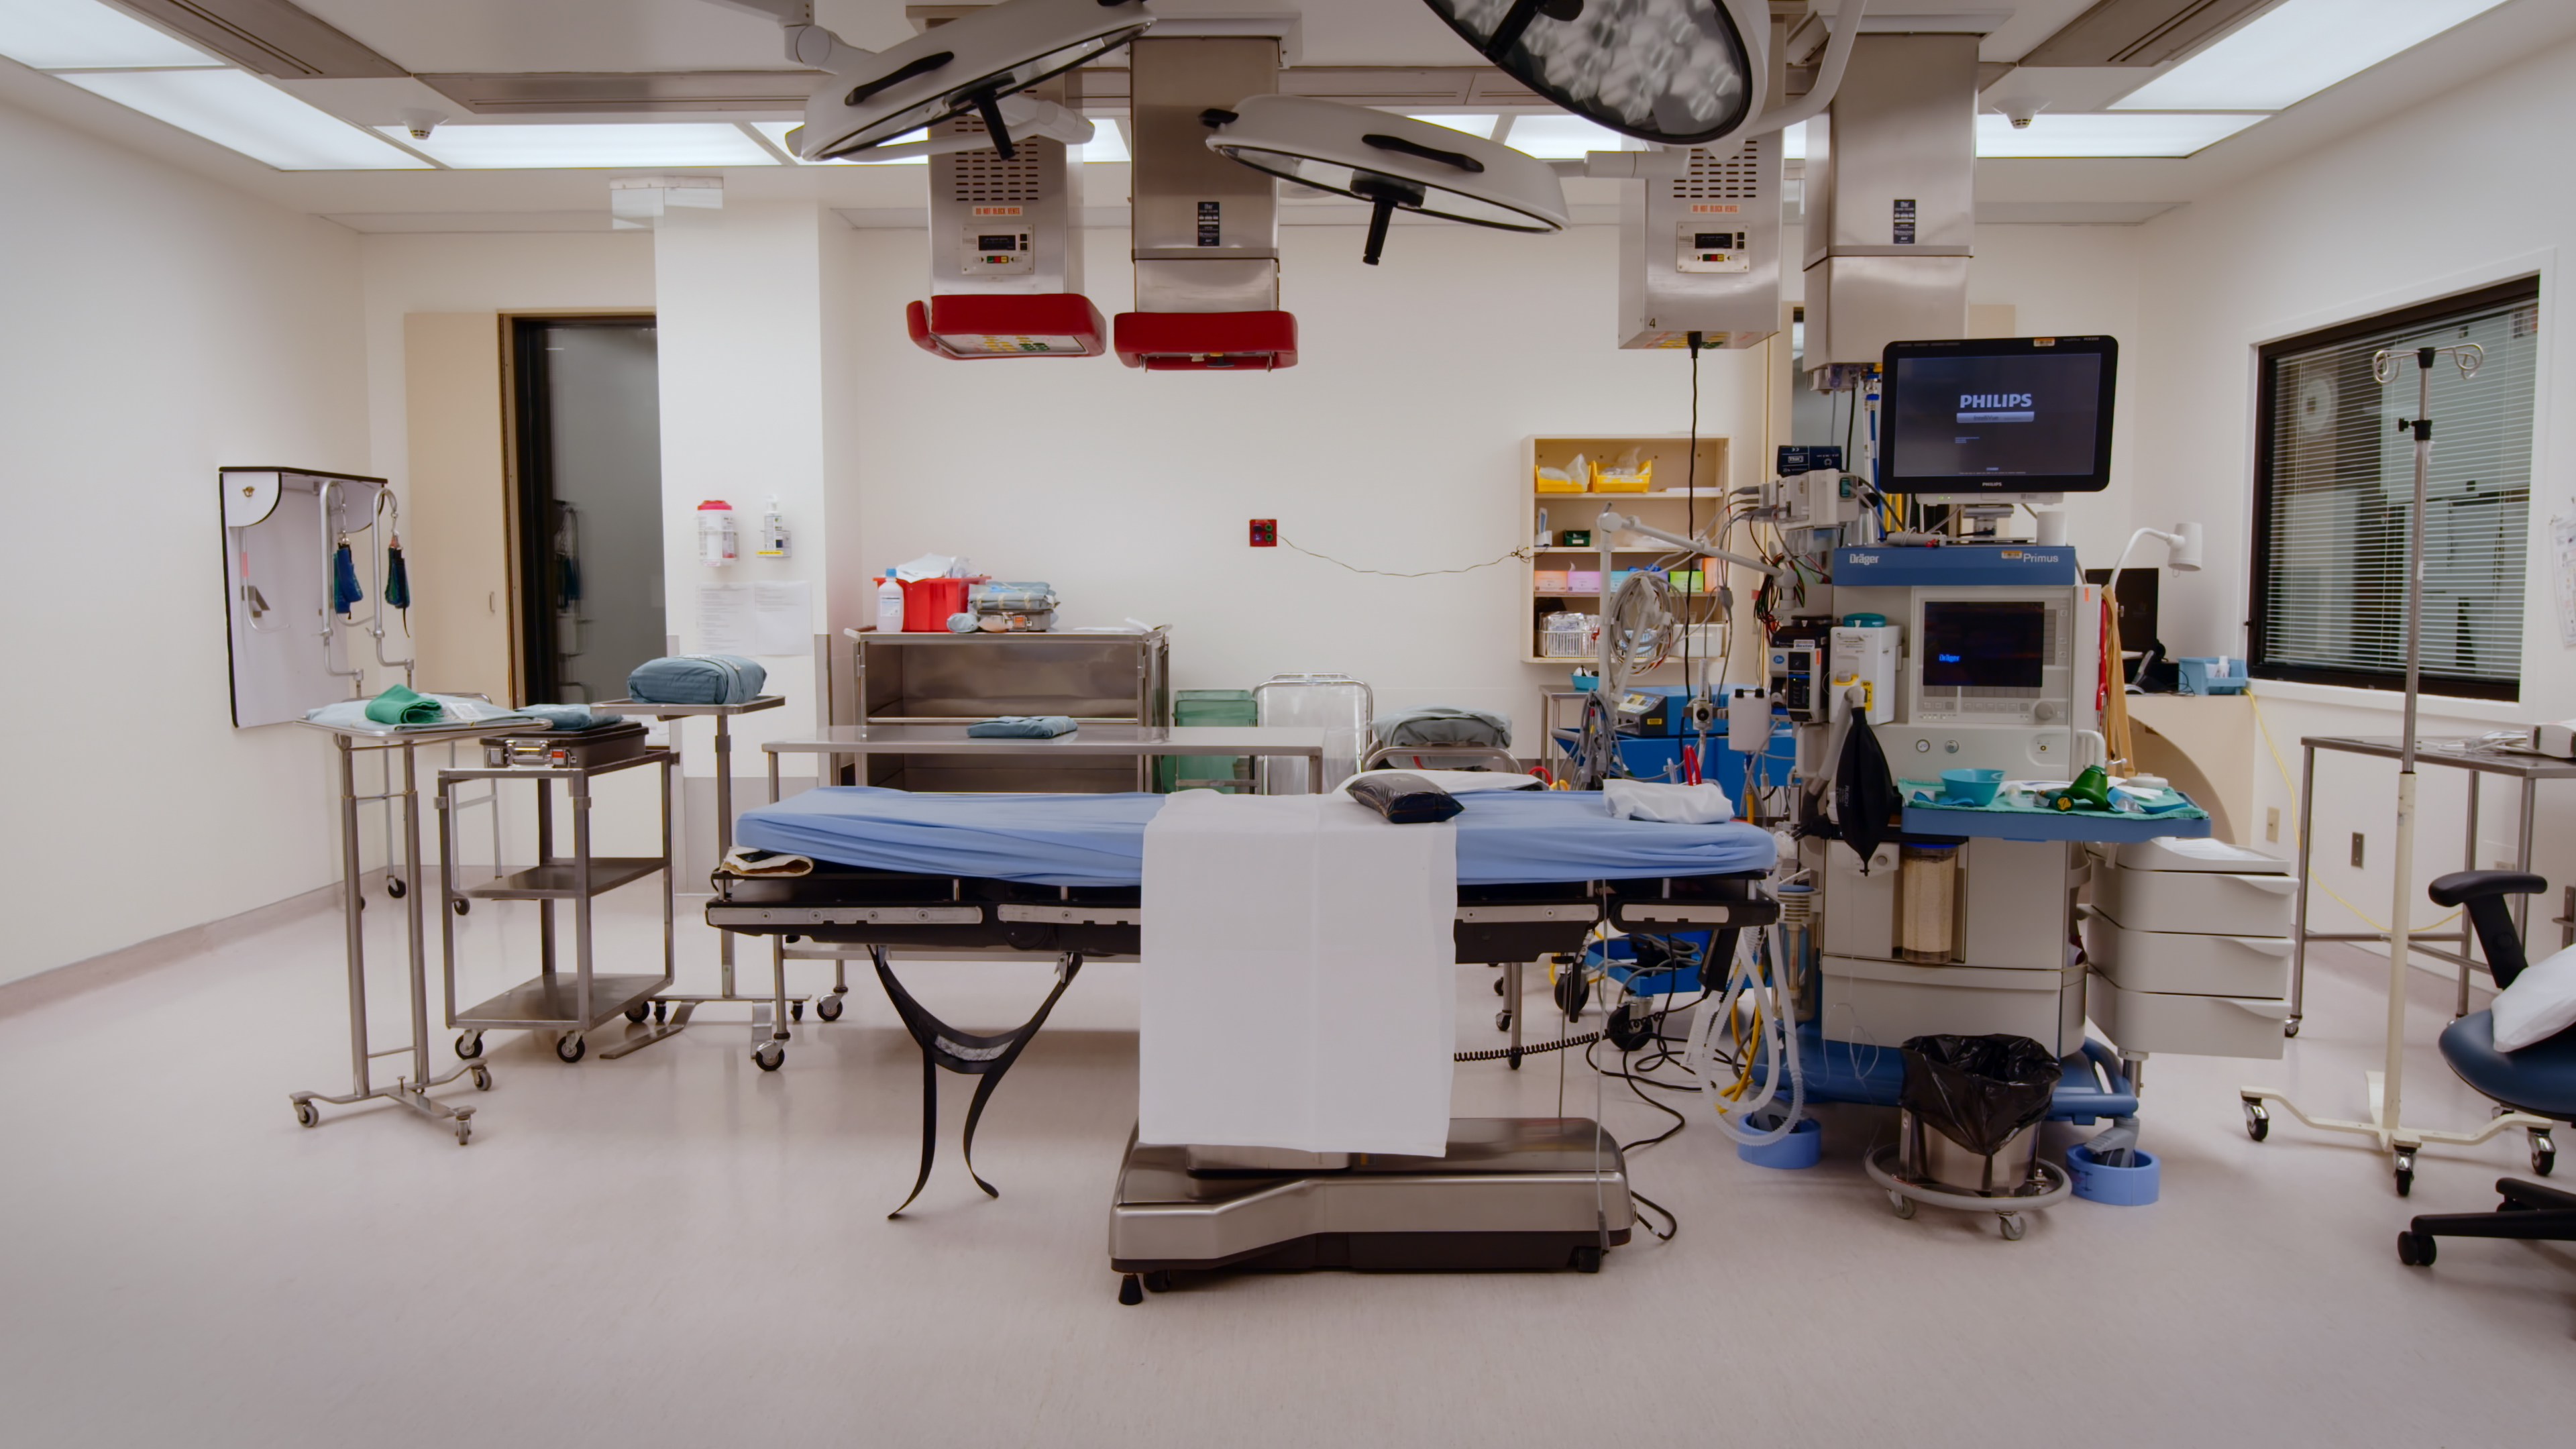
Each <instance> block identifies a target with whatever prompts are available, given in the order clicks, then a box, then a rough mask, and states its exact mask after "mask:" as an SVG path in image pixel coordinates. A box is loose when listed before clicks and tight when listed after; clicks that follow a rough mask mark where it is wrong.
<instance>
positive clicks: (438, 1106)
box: [287, 736, 492, 1147]
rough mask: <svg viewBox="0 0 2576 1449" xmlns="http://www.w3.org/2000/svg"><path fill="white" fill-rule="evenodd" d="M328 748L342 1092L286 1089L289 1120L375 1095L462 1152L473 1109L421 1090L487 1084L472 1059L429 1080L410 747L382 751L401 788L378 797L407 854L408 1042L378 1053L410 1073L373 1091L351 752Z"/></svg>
mask: <svg viewBox="0 0 2576 1449" xmlns="http://www.w3.org/2000/svg"><path fill="white" fill-rule="evenodd" d="M334 743H336V744H337V745H338V746H339V751H340V917H341V925H342V931H343V936H344V942H345V947H346V951H347V954H348V958H349V1091H348V1094H347V1095H345V1096H338V1097H335V1096H331V1095H329V1094H327V1093H323V1092H290V1093H288V1094H287V1101H288V1103H289V1104H290V1105H292V1106H293V1107H294V1108H295V1120H296V1121H297V1122H300V1123H302V1124H303V1125H305V1126H307V1127H317V1126H320V1125H321V1122H322V1111H321V1107H320V1105H319V1104H321V1103H324V1102H328V1103H330V1104H332V1105H333V1106H340V1107H345V1106H350V1105H353V1104H355V1103H359V1102H364V1101H367V1100H369V1099H371V1098H376V1097H382V1098H384V1099H385V1100H387V1101H389V1102H398V1103H400V1104H401V1105H403V1106H405V1107H408V1108H410V1109H411V1110H412V1111H414V1112H416V1113H418V1114H419V1115H421V1116H423V1117H426V1118H428V1119H429V1120H431V1121H433V1122H437V1123H440V1124H441V1125H443V1126H448V1127H450V1128H452V1129H453V1130H454V1132H455V1133H456V1143H457V1145H458V1146H460V1147H462V1146H464V1145H465V1144H466V1143H467V1142H468V1141H469V1140H471V1139H472V1136H473V1129H472V1128H471V1126H469V1125H468V1124H469V1123H470V1122H471V1120H472V1118H473V1116H474V1109H473V1108H472V1107H450V1106H448V1105H447V1104H446V1103H444V1102H434V1101H432V1100H430V1097H429V1089H430V1088H432V1087H436V1086H443V1085H445V1084H446V1083H449V1082H452V1081H455V1080H456V1079H457V1078H458V1077H461V1076H465V1075H467V1074H469V1073H470V1074H471V1075H472V1076H473V1079H474V1086H475V1088H476V1089H477V1090H478V1091H488V1090H490V1089H491V1086H492V1074H491V1073H490V1072H489V1071H488V1070H486V1069H485V1068H484V1066H483V1065H482V1064H481V1063H480V1062H460V1063H459V1064H457V1066H456V1067H455V1069H454V1070H452V1071H450V1072H448V1073H447V1075H445V1076H442V1077H433V1076H431V1075H430V1069H429V976H428V959H427V954H428V940H427V932H426V930H425V928H424V924H423V922H422V920H421V914H420V912H421V901H420V796H419V794H418V792H417V789H416V786H417V783H418V780H417V775H416V772H415V767H414V759H413V754H412V752H413V750H414V749H415V748H416V747H415V746H414V745H412V744H410V743H404V744H402V745H399V746H388V747H387V748H398V749H400V750H401V751H402V777H403V783H402V789H401V790H399V791H396V790H393V789H391V788H390V780H389V781H388V789H387V790H386V792H385V796H386V797H387V804H388V805H389V806H394V807H398V808H399V809H400V810H401V811H402V816H403V818H402V829H403V842H404V849H405V851H406V852H407V858H406V859H405V860H404V862H403V868H402V874H401V879H402V882H403V894H402V899H403V908H404V926H405V942H406V944H407V945H408V946H409V948H410V956H411V961H410V969H411V1003H410V1004H411V1042H410V1044H409V1046H408V1047H397V1048H394V1049H392V1050H390V1051H387V1052H386V1053H384V1055H386V1056H396V1055H400V1054H402V1053H403V1052H405V1051H408V1052H409V1053H410V1055H411V1059H412V1070H411V1071H410V1073H408V1074H406V1075H403V1076H398V1077H396V1078H395V1079H394V1080H393V1081H392V1082H391V1083H389V1084H388V1085H385V1086H381V1087H379V1086H376V1085H374V1083H373V1076H374V1073H373V1072H372V1071H371V1070H370V1064H371V1063H372V1062H373V1060H374V1059H375V1057H376V1055H377V1054H376V1053H375V1052H373V1051H370V1050H369V1049H368V1044H367V941H366V928H365V925H364V923H363V918H362V917H361V915H360V914H359V913H360V912H361V911H362V910H363V909H364V908H365V906H366V900H365V888H364V887H363V886H362V885H361V884H360V876H359V866H358V802H359V795H358V776H357V764H356V755H357V752H356V750H355V748H354V747H353V746H352V745H351V743H350V741H349V739H348V738H347V737H346V736H341V737H340V738H338V739H337V740H335V741H334ZM388 775H390V771H388ZM442 868H443V867H442Z"/></svg>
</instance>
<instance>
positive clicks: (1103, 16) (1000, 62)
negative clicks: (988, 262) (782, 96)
mask: <svg viewBox="0 0 2576 1449" xmlns="http://www.w3.org/2000/svg"><path fill="white" fill-rule="evenodd" d="M735 8H738V9H749V8H758V7H755V6H752V5H742V4H737V5H736V6H735ZM1153 23H1154V17H1153V16H1152V15H1150V14H1148V13H1147V12H1146V10H1145V6H1144V4H1143V0H1004V3H1002V4H999V5H990V6H986V7H984V8H982V9H980V10H974V11H971V12H969V13H967V14H965V15H961V16H959V17H958V18H957V19H955V20H951V21H949V22H948V23H947V24H945V25H940V26H935V27H933V28H931V29H929V30H925V31H923V32H922V33H921V34H919V35H916V36H914V37H912V38H911V39H910V40H907V41H905V42H903V43H902V44H901V45H897V46H893V47H890V48H888V49H886V50H883V51H875V52H871V51H865V50H861V49H858V48H857V47H855V46H852V45H849V44H846V43H844V42H842V41H841V40H839V39H838V38H837V37H834V36H832V35H831V34H830V32H828V31H824V30H822V29H821V28H820V27H818V26H814V25H811V24H806V25H798V26H791V27H790V28H789V31H788V37H789V38H788V44H789V49H790V52H791V54H793V55H794V56H795V57H796V58H797V59H799V60H803V61H805V62H806V63H807V64H810V65H819V66H820V67H821V68H822V69H824V70H826V71H828V72H830V73H831V76H832V79H831V81H830V82H829V83H827V84H826V85H824V86H823V87H822V88H821V89H819V90H817V91H816V92H815V93H814V96H813V99H811V100H810V101H808V102H807V103H806V106H805V124H804V125H803V126H802V127H801V128H799V129H798V130H797V131H794V132H791V133H789V134H790V136H791V137H792V138H793V141H794V149H795V151H796V154H797V155H798V156H800V157H802V158H803V159H805V160H808V161H822V160H830V159H832V158H834V157H840V156H848V155H851V154H852V153H854V152H860V151H865V150H867V149H869V148H870V147H873V146H879V145H883V144H885V143H887V142H890V141H893V140H894V139H895V138H896V137H898V136H901V135H902V134H904V133H905V132H907V131H917V130H920V129H921V128H922V127H924V126H935V125H937V124H938V123H939V122H941V121H945V120H947V119H949V118H950V117H952V116H960V115H967V114H973V115H978V116H981V117H982V118H983V120H984V127H985V130H986V131H987V132H988V133H989V134H990V136H991V143H990V144H991V145H992V147H993V149H994V150H996V151H999V152H1000V153H1001V154H1002V156H1003V158H1004V159H1006V160H1007V159H1009V158H1010V157H1011V156H1012V155H1013V154H1014V148H1013V145H1012V141H1011V136H1012V130H1013V125H1012V121H1011V120H1009V119H1006V118H1005V116H1004V113H1003V108H1002V105H1001V103H1002V101H1003V100H1004V99H1005V98H1007V97H1011V96H1015V95H1018V94H1019V93H1020V92H1022V91H1024V90H1027V89H1028V88H1029V87H1031V86H1033V85H1036V84H1038V83H1039V82H1040V81H1043V80H1046V79H1048V78H1049V77H1051V76H1056V75H1061V74H1063V73H1064V72H1065V71H1068V70H1071V69H1073V68H1074V67H1075V66H1078V65H1080V64H1082V63H1083V62H1084V61H1087V60H1091V59H1093V58H1095V57H1097V56H1101V55H1105V54H1107V53H1108V52H1110V51H1112V50H1116V49H1117V48H1118V47H1120V46H1122V45H1125V44H1126V43H1127V42H1128V41H1130V40H1133V39H1135V38H1136V37H1137V36H1139V35H1141V34H1143V33H1144V32H1145V30H1146V28H1147V27H1148V26H1150V25H1152V24H1153ZM1024 125H1025V123H1024Z"/></svg>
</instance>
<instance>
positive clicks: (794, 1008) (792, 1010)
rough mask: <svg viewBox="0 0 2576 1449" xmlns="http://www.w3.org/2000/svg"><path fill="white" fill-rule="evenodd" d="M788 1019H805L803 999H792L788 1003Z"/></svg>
mask: <svg viewBox="0 0 2576 1449" xmlns="http://www.w3.org/2000/svg"><path fill="white" fill-rule="evenodd" d="M787 1019H788V1020H789V1021H803V1020H804V1019H805V1003H804V1002H802V1001H791V1002H789V1003H787Z"/></svg>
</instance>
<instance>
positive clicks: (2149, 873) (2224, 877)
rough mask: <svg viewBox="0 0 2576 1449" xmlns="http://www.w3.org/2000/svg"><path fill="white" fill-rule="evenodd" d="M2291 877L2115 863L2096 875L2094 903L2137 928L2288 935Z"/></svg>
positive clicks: (2294, 883)
mask: <svg viewBox="0 0 2576 1449" xmlns="http://www.w3.org/2000/svg"><path fill="white" fill-rule="evenodd" d="M2298 888H2299V887H2298V881H2297V879H2296V878H2295V877H2292V876H2288V875H2283V874H2278V873H2273V874H2263V875H2254V874H2246V875H2233V874H2221V873H2219V872H2216V871H2189V870H2132V869H2130V868H2129V867H2127V866H2125V865H2116V864H2115V865H2113V866H2111V867H2110V868H2108V869H2106V870H2104V871H2103V872H2102V873H2101V874H2100V875H2099V876H2098V877H2096V878H2095V882H2094V887H2093V904H2094V905H2095V906H2097V907H2099V908H2100V910H2101V912H2102V914H2103V915H2106V916H2109V917H2110V918H2111V919H2112V920H2114V921H2117V922H2119V923H2120V924H2121V925H2123V926H2127V927H2129V928H2130V929H2132V930H2137V931H2174V932H2185V933H2191V934H2197V935H2209V936H2286V935H2288V934H2289V933H2290V911H2291V906H2292V904H2293V901H2294V898H2295V896H2296V895H2297V893H2298Z"/></svg>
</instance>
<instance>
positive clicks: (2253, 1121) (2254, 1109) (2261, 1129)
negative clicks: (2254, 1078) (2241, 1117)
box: [2242, 1097, 2272, 1142]
mask: <svg viewBox="0 0 2576 1449" xmlns="http://www.w3.org/2000/svg"><path fill="white" fill-rule="evenodd" d="M2242 1100H2243V1101H2244V1103H2245V1135H2246V1136H2248V1137H2251V1138H2253V1139H2254V1140H2255V1141H2257V1142H2260V1141H2262V1140H2263V1139H2264V1138H2266V1137H2269V1136H2271V1135H2272V1114H2271V1112H2270V1111H2269V1110H2267V1109H2266V1108H2265V1107H2264V1106H2263V1104H2262V1102H2261V1101H2259V1100H2257V1099H2255V1098H2253V1097H2246V1098H2244V1099H2242Z"/></svg>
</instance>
